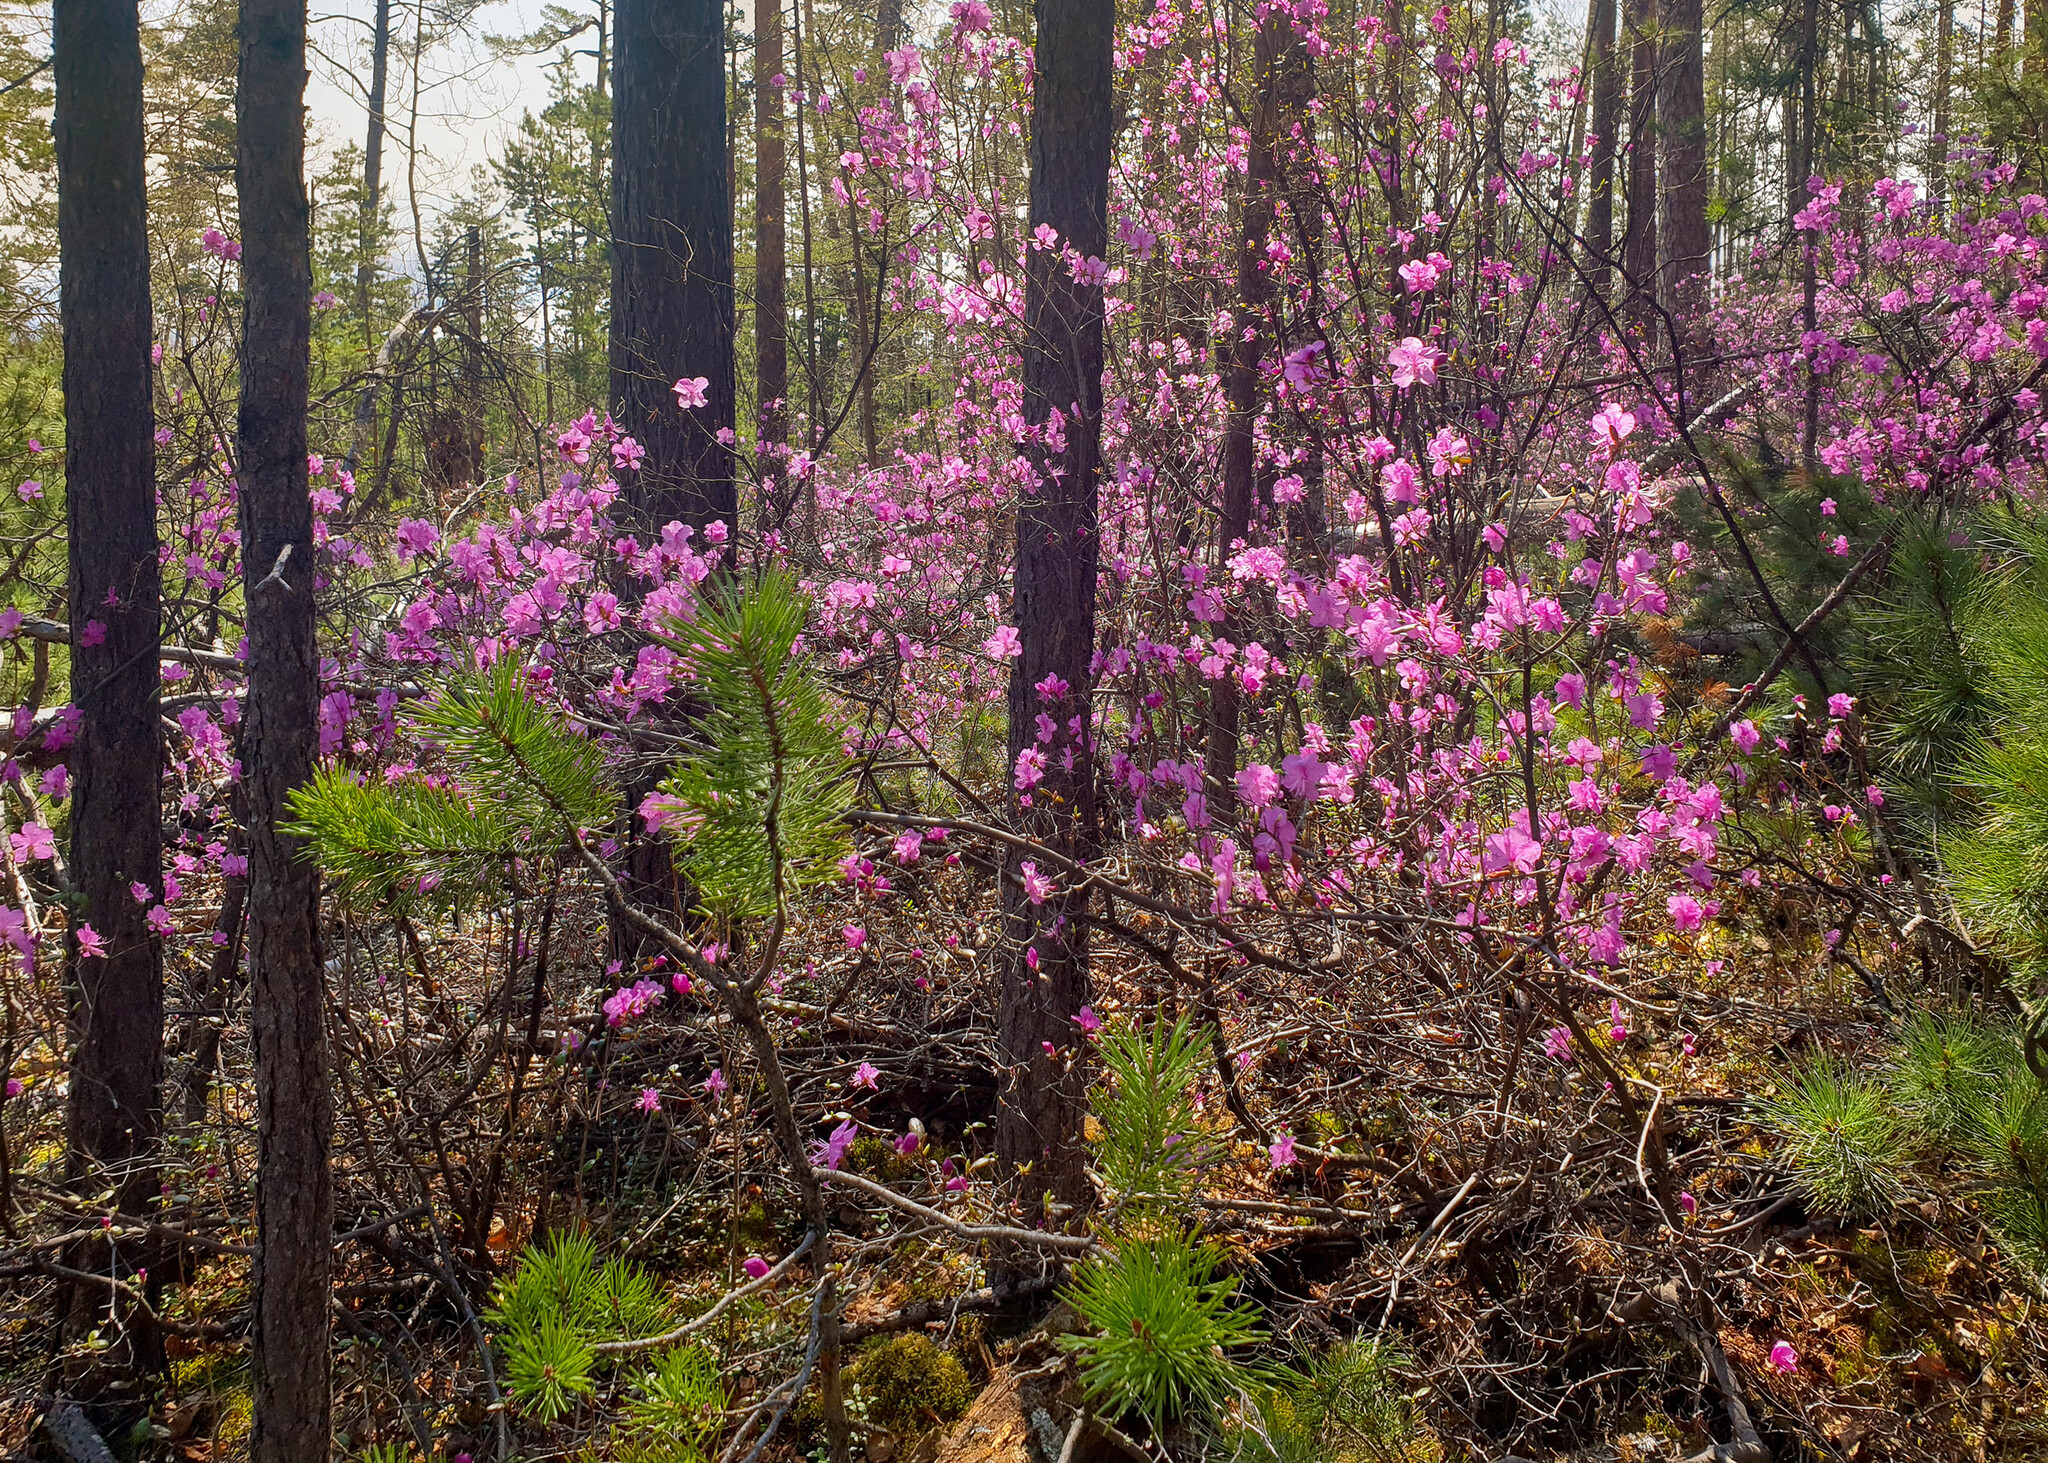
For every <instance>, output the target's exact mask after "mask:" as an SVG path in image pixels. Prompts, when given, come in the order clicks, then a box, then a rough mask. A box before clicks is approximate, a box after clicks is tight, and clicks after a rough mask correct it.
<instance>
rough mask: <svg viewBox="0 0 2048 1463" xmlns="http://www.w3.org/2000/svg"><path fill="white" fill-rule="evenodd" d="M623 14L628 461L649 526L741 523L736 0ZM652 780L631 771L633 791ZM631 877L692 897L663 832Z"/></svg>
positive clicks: (637, 795) (623, 954)
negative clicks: (635, 462) (692, 392)
mask: <svg viewBox="0 0 2048 1463" xmlns="http://www.w3.org/2000/svg"><path fill="white" fill-rule="evenodd" d="M613 23H614V26H615V30H614V33H613V42H612V44H613V47H614V51H613V57H612V75H611V81H612V318H611V376H612V381H611V396H612V415H613V416H614V417H616V418H617V419H618V421H619V423H620V424H621V425H622V426H623V427H624V428H625V430H626V431H628V432H630V433H631V434H632V435H633V436H634V437H635V438H637V439H638V440H639V442H640V445H641V446H643V447H645V448H646V449H647V456H646V458H645V459H644V460H643V461H642V462H641V464H640V467H639V469H638V470H637V471H635V472H632V473H628V474H627V475H626V482H625V491H624V494H623V495H622V504H623V507H624V511H625V517H626V520H627V521H628V522H629V523H630V524H632V526H633V528H634V531H635V532H637V533H639V534H640V535H641V536H642V537H643V539H646V538H651V537H655V536H658V535H659V533H660V531H661V528H662V526H663V525H664V524H667V523H671V522H682V523H686V524H689V525H690V526H692V527H694V528H700V529H701V528H702V527H704V525H706V524H708V523H711V522H713V521H719V522H723V523H725V524H726V525H727V526H728V527H733V528H736V527H737V526H738V512H739V496H738V491H737V486H736V484H735V482H734V479H733V448H732V442H733V428H734V423H735V422H736V420H737V417H736V411H737V406H736V385H735V378H734V369H733V333H734V329H735V316H734V306H733V275H732V186H731V179H730V163H731V159H730V155H729V153H728V151H727V144H726V115H725V92H726V75H725V7H724V5H723V4H722V3H720V0H623V3H621V4H619V5H618V6H617V7H616V8H615V9H614V11H613ZM699 377H702V378H703V379H704V382H705V385H704V387H703V392H704V405H703V406H701V407H684V406H682V405H681V404H680V403H679V402H678V400H677V397H676V393H675V385H676V382H677V381H679V380H689V381H694V380H695V379H696V378H699ZM721 433H723V434H724V435H723V438H722V439H721V436H720V434H721ZM727 553H728V557H729V556H730V553H731V550H730V549H728V551H727ZM640 587H641V586H640V582H639V581H638V580H629V581H628V582H627V584H626V586H625V588H626V589H627V590H628V591H631V590H637V589H638V588H640ZM651 786H652V783H651V782H649V783H647V784H645V785H640V784H636V785H634V786H633V787H630V788H629V789H628V790H627V791H628V799H627V804H628V806H629V807H632V806H638V804H639V802H640V799H641V798H642V797H643V796H644V795H645V794H646V793H647V792H648V791H649V790H650V788H651ZM623 882H624V884H625V886H626V889H627V891H628V892H629V894H630V896H631V897H632V898H633V899H634V900H635V901H636V902H638V903H640V904H641V905H642V906H643V907H646V908H648V909H651V910H655V911H658V912H660V913H661V914H662V915H664V916H666V917H667V918H670V919H674V920H680V919H682V918H683V917H684V916H685V914H686V913H687V909H686V903H687V901H686V898H685V895H684V892H683V890H682V888H681V887H680V885H679V884H678V882H677V879H676V875H675V870H674V865H673V863H672V861H671V860H670V858H669V854H668V849H667V847H666V845H664V844H663V843H662V842H661V841H660V840H658V839H653V838H641V839H638V840H636V841H635V842H634V844H633V846H632V848H631V849H630V851H629V852H628V854H627V858H626V868H625V877H624V880H623ZM611 940H612V949H613V953H614V954H615V955H617V956H618V957H619V958H621V959H625V960H632V959H636V958H638V957H639V956H640V955H641V954H642V953H643V942H642V940H641V938H640V937H639V936H638V935H637V934H636V933H635V932H634V931H633V930H632V929H631V928H630V927H629V926H628V925H627V924H626V923H625V922H624V921H622V920H619V919H616V918H614V919H613V920H612V921H611Z"/></svg>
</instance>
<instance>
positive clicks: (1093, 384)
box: [996, 0, 1115, 1219]
mask: <svg viewBox="0 0 2048 1463" xmlns="http://www.w3.org/2000/svg"><path fill="white" fill-rule="evenodd" d="M1036 8H1037V20H1038V42H1037V69H1036V72H1035V76H1034V80H1033V83H1032V99H1031V212H1030V222H1031V227H1032V228H1033V229H1034V230H1035V229H1037V228H1038V227H1040V226H1047V227H1050V228H1052V229H1053V230H1054V231H1055V232H1056V233H1057V234H1058V236H1059V247H1058V248H1054V249H1033V250H1031V251H1030V253H1029V255H1028V259H1027V269H1028V272H1027V274H1026V277H1025V286H1024V348H1023V363H1024V420H1025V424H1026V426H1027V428H1028V429H1029V430H1030V433H1031V435H1030V438H1029V440H1027V441H1026V442H1025V444H1024V446H1023V451H1024V455H1025V456H1026V457H1027V458H1028V459H1029V460H1030V462H1031V465H1032V467H1033V468H1034V469H1035V472H1034V476H1035V478H1036V483H1035V485H1034V486H1033V488H1031V489H1029V490H1027V491H1026V492H1025V494H1024V495H1023V496H1022V497H1021V498H1020V499H1019V500H1018V503H1017V562H1016V581H1015V594H1014V604H1013V609H1012V613H1013V614H1014V616H1015V618H1016V622H1017V629H1018V633H1019V637H1020V639H1021V641H1022V645H1023V653H1022V654H1021V655H1020V656H1019V657H1018V658H1017V659H1016V660H1015V661H1014V662H1013V663H1012V666H1011V672H1010V707H1009V709H1010V739H1009V750H1010V764H1011V767H1012V769H1013V770H1014V769H1015V768H1016V766H1017V764H1018V759H1019V757H1020V756H1021V755H1022V754H1023V753H1025V752H1026V751H1032V752H1034V753H1038V754H1042V755H1043V756H1044V758H1045V770H1044V775H1043V778H1042V780H1040V781H1039V782H1038V783H1037V784H1036V786H1034V787H1033V788H1031V789H1030V790H1029V791H1028V792H1020V793H1018V794H1016V796H1017V802H1018V808H1017V813H1018V818H1019V822H1020V824H1021V826H1022V827H1024V828H1025V829H1027V830H1029V832H1030V833H1032V834H1033V835H1034V836H1035V837H1037V838H1040V839H1043V840H1044V841H1046V842H1047V843H1049V844H1051V845H1052V846H1054V847H1057V848H1059V849H1061V850H1063V851H1065V852H1067V853H1068V854H1069V855H1070V856H1074V857H1086V856H1087V854H1088V852H1089V850H1090V849H1091V848H1092V847H1093V844H1094V837H1095V829H1094V822H1095V791H1094V756H1093V748H1092V746H1091V744H1090V740H1089V738H1090V726H1089V709H1090V691H1091V688H1092V682H1093V678H1092V676H1091V658H1092V656H1093V654H1094V650H1095V572H1096V563H1097V558H1098V554H1099V544H1098V541H1097V537H1096V532H1097V530H1096V494H1097V483H1098V480H1099V478H1100V476H1101V470H1102V463H1101V455H1102V366H1103V343H1102V334H1103V309H1102V290H1101V288H1100V287H1099V286H1098V285H1093V284H1089V283H1085V282H1082V281H1078V280H1076V279H1075V278H1074V271H1073V270H1072V269H1071V268H1070V267H1069V261H1068V258H1067V257H1066V254H1065V252H1064V251H1067V250H1071V251H1073V253H1075V254H1077V255H1078V256H1079V257H1080V258H1081V259H1082V260H1087V259H1091V258H1092V259H1098V260H1099V259H1101V258H1102V257H1103V256H1104V255H1106V254H1107V253H1108V252H1109V230H1108V223H1107V217H1108V207H1109V152H1110V139H1111V131H1112V119H1111V114H1110V105H1111V103H1110V41H1111V33H1112V30H1113V28H1114V24H1115V6H1114V5H1113V4H1112V3H1111V0H1037V7H1036ZM1062 683H1063V687H1064V689H1062ZM1041 686H1044V687H1046V689H1044V690H1041V689H1040V687H1041ZM1041 715H1044V716H1046V717H1048V718H1050V720H1051V721H1052V723H1053V725H1054V728H1055V731H1054V733H1053V735H1052V736H1050V737H1049V738H1047V739H1046V740H1043V741H1042V740H1040V736H1039V722H1038V718H1039V717H1040V716H1041ZM1077 725H1078V733H1077V732H1076V730H1075V727H1076V726H1077ZM1010 872H1011V874H1012V876H1013V877H1011V878H1007V879H1005V881H1004V885H1003V902H1004V910H1005V933H1006V936H1007V941H1006V951H1005V958H1004V961H1003V989H1002V998H1001V1008H1000V1012H999V1016H998V1023H999V1027H1000V1035H999V1045H1000V1049H1001V1054H1002V1063H1003V1090H1002V1100H1001V1106H1000V1108H999V1109H998V1111H997V1115H996V1154H997V1159H998V1162H999V1163H1000V1164H1001V1166H1002V1169H1003V1171H1004V1172H1005V1173H1006V1174H1007V1175H1009V1176H1011V1177H1014V1178H1015V1179H1016V1180H1017V1182H1018V1189H1019V1194H1020V1197H1021V1199H1022V1200H1023V1203H1024V1207H1025V1212H1026V1215H1027V1217H1029V1218H1033V1219H1037V1218H1040V1217H1045V1216H1046V1215H1047V1210H1046V1205H1047V1201H1048V1200H1050V1201H1053V1202H1056V1203H1059V1204H1063V1205H1075V1206H1078V1205H1079V1204H1080V1203H1081V1202H1082V1200H1083V1199H1084V1197H1085V1195H1086V1192H1087V1180H1086V1176H1085V1175H1084V1174H1083V1172H1082V1168H1081V1119H1082V1115H1083V1111H1084V1107H1085V1102H1086V1094H1087V1075H1086V1070H1085V1063H1084V1062H1082V1061H1081V1060H1080V1055H1081V1051H1082V1048H1081V1046H1080V1044H1079V1042H1078V1040H1077V1038H1078V1037H1079V1034H1080V1033H1079V1031H1078V1030H1077V1029H1076V1027H1075V1026H1074V1019H1073V1018H1074V1013H1075V1012H1076V1011H1078V1010H1079V1009H1080V1008H1081V1007H1082V1006H1083V1005H1085V1004H1086V1003H1087V1000H1088V990H1089V986H1088V951H1087V944H1086V939H1085V936H1084V934H1083V933H1082V930H1081V929H1080V928H1079V927H1078V925H1077V924H1076V922H1075V919H1074V916H1075V915H1077V914H1078V913H1079V912H1080V908H1079V902H1078V901H1076V900H1074V899H1072V898H1071V896H1064V895H1062V894H1061V893H1058V892H1055V893H1054V894H1052V895H1051V896H1049V897H1047V898H1046V899H1045V901H1044V902H1043V903H1042V904H1033V903H1031V902H1030V901H1029V900H1028V899H1027V898H1026V897H1025V894H1024V891H1023V889H1022V887H1021V886H1020V884H1019V883H1018V882H1017V880H1016V879H1015V877H1014V875H1016V874H1017V873H1018V870H1017V869H1015V868H1014V866H1013V867H1012V869H1011V871H1010ZM1046 1043H1050V1044H1051V1046H1052V1051H1051V1052H1050V1053H1048V1052H1047V1050H1046V1046H1045V1044H1046Z"/></svg>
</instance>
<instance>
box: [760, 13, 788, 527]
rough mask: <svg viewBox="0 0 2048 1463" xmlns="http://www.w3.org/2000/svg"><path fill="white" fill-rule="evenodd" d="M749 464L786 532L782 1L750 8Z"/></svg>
mask: <svg viewBox="0 0 2048 1463" xmlns="http://www.w3.org/2000/svg"><path fill="white" fill-rule="evenodd" d="M754 13H755V17H756V18H755V21H754V386H755V391H754V395H755V400H756V401H757V402H758V403H759V412H758V415H757V417H756V419H755V453H754V460H755V463H756V464H757V466H758V468H759V470H760V474H761V521H762V523H763V525H764V526H765V527H766V528H768V529H770V530H773V531H778V532H786V531H787V530H788V527H789V516H790V512H791V509H792V507H793V506H794V505H793V504H791V503H790V502H789V501H788V499H787V492H788V489H787V486H786V484H787V483H788V481H789V460H788V455H787V452H786V450H785V449H786V448H787V446H788V443H789V294H788V246H787V240H786V231H785V229H784V227H783V207H784V204H783V186H784V181H785V179H784V174H785V172H786V171H787V170H786V168H785V166H784V161H783V137H782V92H783V89H782V86H781V82H780V79H781V77H782V0H755V3H754Z"/></svg>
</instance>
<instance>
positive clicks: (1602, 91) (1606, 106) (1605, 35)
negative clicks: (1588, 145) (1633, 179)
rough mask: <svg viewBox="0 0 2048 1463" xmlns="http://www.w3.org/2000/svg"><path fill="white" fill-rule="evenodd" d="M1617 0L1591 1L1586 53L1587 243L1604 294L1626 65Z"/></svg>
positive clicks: (1610, 276)
mask: <svg viewBox="0 0 2048 1463" xmlns="http://www.w3.org/2000/svg"><path fill="white" fill-rule="evenodd" d="M1614 4H1615V0H1592V6H1591V10H1590V12H1589V13H1588V15H1587V18H1586V19H1587V30H1588V46H1587V56H1588V61H1589V68H1588V69H1589V70H1590V71H1591V72H1592V76H1591V77H1590V80H1591V82H1592V87H1593V129H1592V130H1593V147H1592V152H1593V156H1592V160H1591V165H1590V168H1589V172H1590V176H1589V177H1588V179H1587V189H1588V192H1589V195H1590V196H1589V197H1588V198H1587V200H1586V246H1587V249H1588V250H1589V252H1590V253H1591V254H1592V256H1593V278H1594V279H1595V280H1596V281H1597V282H1598V285H1599V288H1600V290H1601V292H1602V293H1603V294H1604V293H1606V292H1607V291H1608V290H1611V289H1612V288H1613V285H1614V265H1613V262H1612V261H1613V258H1614V153H1615V146H1614V145H1615V143H1616V142H1617V141H1619V140H1620V137H1621V64H1620V62H1619V61H1618V60H1617V59H1616V57H1615V54H1614Z"/></svg>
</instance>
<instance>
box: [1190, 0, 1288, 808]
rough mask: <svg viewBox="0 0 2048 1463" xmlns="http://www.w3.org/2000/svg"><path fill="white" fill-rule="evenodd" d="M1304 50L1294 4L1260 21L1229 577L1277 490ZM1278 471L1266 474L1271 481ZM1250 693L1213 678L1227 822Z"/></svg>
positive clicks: (1222, 542)
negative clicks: (1292, 156) (1290, 147)
mask: <svg viewBox="0 0 2048 1463" xmlns="http://www.w3.org/2000/svg"><path fill="white" fill-rule="evenodd" d="M1299 49H1300V42H1299V41H1298V40H1297V39H1296V37H1295V33H1294V22H1293V20H1292V19H1291V18H1290V17H1289V16H1288V14H1287V13H1286V12H1284V11H1277V10H1276V11H1273V12H1271V13H1270V14H1268V15H1267V16H1266V18H1265V19H1264V20H1263V21H1261V22H1260V24H1259V33H1258V39H1257V40H1256V41H1255V42H1254V44H1253V51H1252V70H1253V84H1254V86H1255V87H1256V88H1257V94H1256V96H1255V98H1254V100H1253V103H1252V116H1251V122H1252V125H1251V137H1250V144H1251V146H1250V151H1249V154H1248V155H1247V157H1246V159H1245V192H1244V201H1243V203H1242V204H1241V206H1240V209H1239V213H1238V224H1239V227H1238V244H1237V308H1236V310H1235V311H1234V312H1233V313H1234V317H1235V328H1234V329H1233V330H1232V331H1231V337H1230V342H1229V346H1228V355H1227V358H1226V360H1225V362H1224V368H1223V389H1224V393H1225V396H1226V398H1227V399H1228V401H1229V411H1230V414H1229V417H1228V418H1227V419H1226V421H1225V423H1224V429H1223V511H1222V513H1221V514H1219V515H1218V517H1217V522H1216V557H1215V564H1214V570H1215V572H1216V573H1218V574H1219V575H1220V574H1222V573H1224V572H1226V571H1225V570H1224V564H1225V561H1226V560H1227V559H1228V558H1229V556H1230V555H1231V554H1232V553H1233V552H1235V551H1236V548H1238V547H1240V546H1242V544H1243V543H1244V541H1245V539H1246V536H1247V535H1249V534H1250V533H1251V532H1252V523H1253V510H1254V507H1255V506H1256V504H1257V502H1258V500H1259V499H1260V498H1262V497H1267V496H1270V494H1271V489H1270V486H1265V487H1263V490H1262V484H1261V483H1260V482H1259V481H1258V463H1257V450H1256V449H1257V445H1258V444H1257V442H1256V440H1255V435H1254V434H1255V429H1256V428H1257V426H1258V422H1259V415H1260V412H1261V410H1262V408H1263V406H1264V404H1265V391H1264V381H1263V377H1262V372H1261V367H1262V365H1263V363H1264V361H1265V358H1266V351H1267V348H1268V342H1269V340H1270V338H1271V335H1272V324H1273V322H1272V321H1271V319H1270V318H1269V316H1270V314H1271V311H1272V305H1273V276H1272V274H1271V272H1270V270H1271V263H1270V261H1269V260H1268V259H1267V257H1266V245H1267V243H1268V242H1269V241H1270V240H1271V238H1272V236H1273V215H1274V203H1275V201H1276V200H1277V199H1278V198H1279V197H1280V196H1281V188H1282V173H1283V168H1282V165H1281V158H1280V149H1281V147H1282V146H1283V145H1284V144H1285V141H1286V138H1287V135H1288V131H1289V128H1290V126H1291V124H1292V121H1293V113H1294V110H1295V109H1293V108H1290V107H1289V106H1288V101H1289V98H1290V95H1291V93H1292V91H1293V90H1294V89H1293V88H1291V87H1290V86H1289V82H1290V80H1291V79H1292V78H1293V77H1295V76H1297V75H1299V74H1300V72H1301V70H1302V66H1301V60H1302V59H1303V58H1301V57H1300V56H1299V55H1298V54H1297V53H1298V52H1299ZM1271 476H1272V474H1271V473H1270V472H1269V473H1268V474H1266V477H1267V478H1268V479H1269V480H1270V478H1271ZM1221 633H1222V635H1223V637H1224V638H1225V639H1227V640H1229V641H1230V642H1231V643H1233V644H1236V643H1238V642H1239V641H1240V639H1241V638H1242V627H1241V626H1239V625H1236V624H1234V623H1233V624H1225V625H1224V626H1222V627H1221ZM1240 699H1241V698H1240V694H1239V690H1238V684H1237V680H1236V678H1235V677H1234V676H1221V677H1218V678H1217V679H1216V680H1214V681H1212V682H1210V683H1209V726H1208V736H1207V743H1208V744H1207V747H1206V749H1205V763H1206V765H1205V778H1206V781H1207V784H1208V789H1209V799H1210V806H1211V809H1212V811H1213V812H1214V813H1215V814H1216V816H1217V819H1218V821H1219V822H1220V821H1222V820H1223V819H1224V818H1227V817H1229V816H1230V815H1231V814H1232V813H1233V812H1234V811H1235V809H1236V806H1237V781H1236V779H1237V750H1238V739H1239V736H1240V734H1241V731H1242V722H1243V708H1242V706H1241V705H1240Z"/></svg>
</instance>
